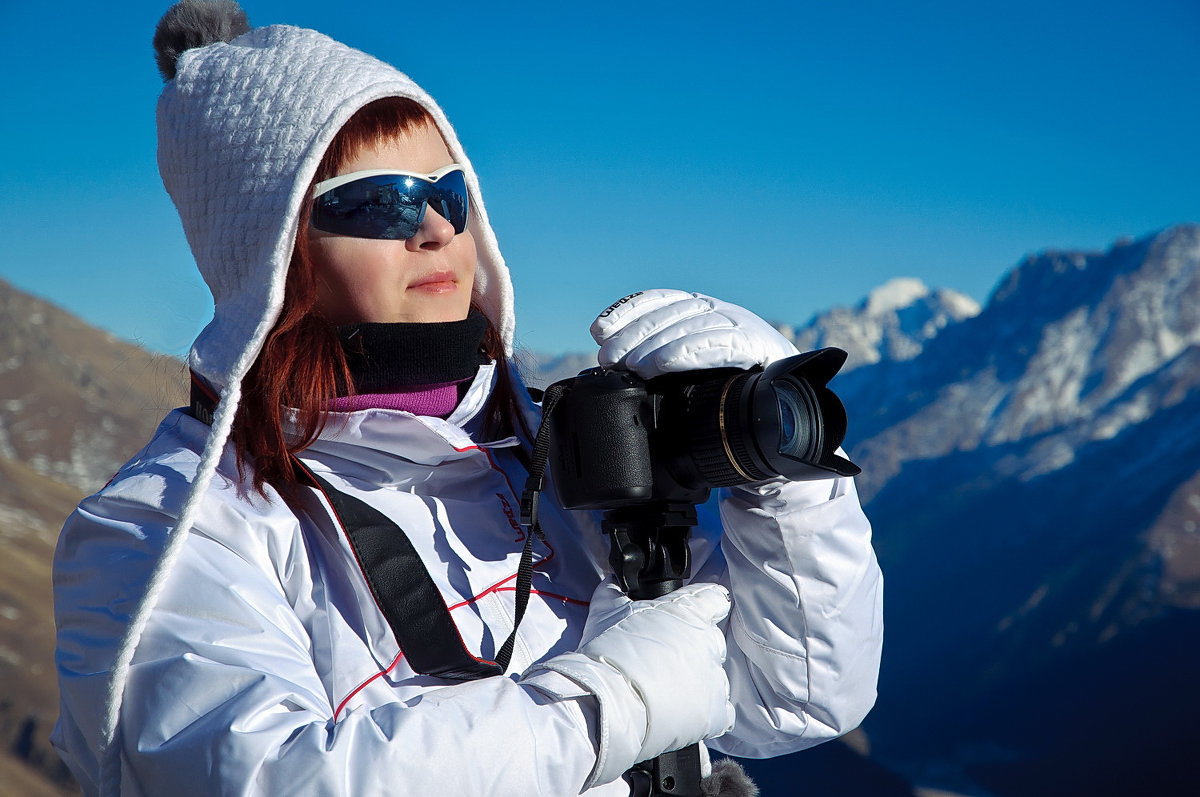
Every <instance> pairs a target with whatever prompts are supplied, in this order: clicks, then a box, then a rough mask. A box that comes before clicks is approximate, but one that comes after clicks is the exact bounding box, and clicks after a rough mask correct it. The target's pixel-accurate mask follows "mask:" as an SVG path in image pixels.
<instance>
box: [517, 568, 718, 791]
mask: <svg viewBox="0 0 1200 797" xmlns="http://www.w3.org/2000/svg"><path fill="white" fill-rule="evenodd" d="M728 614H729V592H728V591H726V589H725V588H724V587H722V586H721V585H719V584H689V585H687V586H685V587H683V588H681V589H678V590H676V591H675V592H672V593H670V594H669V595H664V596H663V597H661V598H655V599H654V600H645V601H631V600H630V599H629V598H627V597H625V596H624V595H622V594H621V592H620V590H619V589H617V587H616V586H614V585H613V584H612V582H611V581H606V582H604V583H603V584H601V585H600V587H599V588H598V589H597V590H596V593H595V595H593V597H592V604H591V608H590V609H589V614H588V620H587V625H586V626H585V629H584V637H583V643H582V644H581V645H580V646H579V649H578V650H577V651H576V652H574V653H566V654H563V655H560V656H555V657H554V658H551V659H547V660H546V661H544V662H539V663H538V664H535V665H534V666H533V667H531V668H530V669H529V671H528V672H526V673H525V675H524V678H526V679H530V678H534V679H536V676H537V675H538V673H540V672H544V671H546V670H549V671H552V672H557V673H560V674H561V675H564V676H566V677H567V678H569V679H570V680H571V681H573V682H575V683H577V684H579V685H580V686H582V687H583V688H584V689H586V690H587V691H588V692H590V693H591V694H593V695H595V696H596V699H597V701H598V702H599V704H600V718H599V723H598V727H599V732H600V738H599V740H598V751H597V757H596V767H595V769H593V770H592V773H591V776H590V777H589V778H588V781H587V783H586V785H585V787H586V788H591V787H593V786H596V785H599V784H601V783H608V782H609V781H612V780H616V779H617V778H619V777H620V776H621V774H622V773H623V772H625V770H627V769H629V768H630V767H631V766H633V765H634V764H636V763H638V762H639V761H645V760H646V759H649V758H653V757H655V756H657V755H659V754H661V753H665V752H667V751H669V750H678V749H680V748H683V747H687V746H688V745H691V744H695V743H696V742H699V741H700V740H702V739H710V738H713V737H716V736H720V735H721V734H723V733H725V732H726V731H727V730H729V729H730V728H732V727H733V705H732V704H731V703H730V702H729V681H728V679H727V677H726V675H725V670H724V667H723V666H722V665H723V664H724V663H725V635H724V633H723V632H722V631H721V629H720V628H718V627H717V623H718V622H720V621H721V620H724V619H725V617H726V616H727V615H728Z"/></svg>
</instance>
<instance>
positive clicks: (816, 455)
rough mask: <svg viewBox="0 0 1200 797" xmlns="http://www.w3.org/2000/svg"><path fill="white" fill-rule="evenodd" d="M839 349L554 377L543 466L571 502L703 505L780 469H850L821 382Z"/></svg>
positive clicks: (836, 414)
mask: <svg viewBox="0 0 1200 797" xmlns="http://www.w3.org/2000/svg"><path fill="white" fill-rule="evenodd" d="M845 360H846V353H845V352H844V351H842V350H840V349H833V348H828V349H820V350H817V351H812V352H807V353H805V354H799V355H796V356H794V357H788V358H786V359H783V360H779V361H777V362H775V363H772V364H771V365H769V366H768V367H767V368H766V369H765V370H764V369H752V370H749V371H745V370H741V369H735V368H719V369H709V370H701V371H687V372H680V373H672V374H666V375H664V376H660V377H656V378H654V379H650V380H644V379H641V378H640V377H638V376H637V375H636V374H633V373H631V372H629V371H624V370H616V369H603V368H593V369H591V370H588V371H584V372H583V373H581V374H579V375H578V376H575V377H572V378H571V379H566V380H563V381H562V382H559V383H556V385H555V386H554V387H556V388H557V387H560V386H561V390H562V395H561V398H559V400H558V401H557V403H556V405H555V406H554V409H553V413H552V416H551V418H550V423H551V435H552V436H551V439H552V441H553V444H552V446H551V450H550V466H551V471H552V473H553V475H554V484H555V488H556V490H557V493H558V497H559V501H560V503H561V504H562V506H563V507H565V508H567V509H612V508H618V507H624V506H635V505H638V504H643V503H648V502H657V501H663V502H683V503H691V504H699V503H703V502H704V501H705V500H707V498H708V494H709V490H710V489H712V488H713V487H724V486H732V485H736V484H747V483H751V482H756V481H763V480H766V479H771V478H776V477H779V476H782V477H784V478H787V479H789V480H793V481H796V480H805V479H824V478H830V477H831V476H853V475H855V474H857V473H858V472H859V468H858V467H857V466H856V465H854V464H853V463H851V462H850V461H849V460H847V459H845V458H844V457H841V456H839V455H838V454H836V453H835V452H836V450H837V448H838V446H839V445H840V444H841V442H842V439H843V438H844V437H845V433H846V412H845V409H844V408H843V406H842V403H841V401H840V400H839V399H838V398H837V396H836V395H835V394H834V393H833V392H832V391H831V390H829V388H828V387H827V384H828V382H829V380H830V379H831V378H832V377H833V376H834V374H836V373H837V372H838V370H839V369H840V368H841V366H842V364H843V363H844V362H845Z"/></svg>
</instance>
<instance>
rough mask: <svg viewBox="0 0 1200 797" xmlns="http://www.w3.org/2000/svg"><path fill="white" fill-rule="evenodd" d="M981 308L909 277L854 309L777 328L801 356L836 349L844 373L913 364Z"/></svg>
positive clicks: (837, 309)
mask: <svg viewBox="0 0 1200 797" xmlns="http://www.w3.org/2000/svg"><path fill="white" fill-rule="evenodd" d="M979 309H980V308H979V304H978V303H977V302H976V301H975V300H974V299H972V298H971V297H969V296H965V295H963V294H961V293H957V292H955V291H951V290H944V289H939V290H930V289H929V288H928V287H927V286H926V285H925V283H923V282H922V281H921V280H919V279H914V278H912V277H897V278H896V279H892V280H889V281H888V282H885V283H884V284H883V285H880V286H879V287H877V288H875V289H874V290H873V291H871V293H870V294H869V295H868V296H867V297H866V298H865V299H863V300H862V301H861V302H859V303H858V304H857V305H855V306H854V307H835V308H833V309H832V310H829V311H828V312H825V313H822V314H820V315H818V316H816V317H814V318H813V319H812V320H811V321H809V322H808V324H806V325H805V326H803V327H801V328H800V329H795V328H793V327H791V326H788V325H779V326H777V327H776V328H777V329H779V331H780V332H781V333H782V334H783V335H784V337H786V338H788V339H789V340H791V341H792V342H793V343H794V344H795V345H796V348H798V349H800V351H809V350H811V349H819V348H824V347H826V346H836V347H838V348H840V349H845V350H846V353H847V355H848V359H847V362H846V366H845V368H844V369H843V372H848V371H852V370H854V369H855V368H859V367H861V366H864V365H870V364H872V363H877V362H880V361H882V360H898V361H903V360H911V359H912V358H914V357H916V356H917V355H919V354H920V353H921V352H922V351H924V348H925V346H926V344H927V343H928V342H929V341H931V340H933V339H934V338H935V337H937V335H938V334H940V333H941V331H942V330H943V329H945V328H946V327H948V326H951V325H953V324H957V323H958V322H960V321H963V320H965V319H967V318H971V317H973V316H975V315H977V314H978V313H979Z"/></svg>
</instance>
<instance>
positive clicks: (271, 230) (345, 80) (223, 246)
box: [158, 25, 514, 389]
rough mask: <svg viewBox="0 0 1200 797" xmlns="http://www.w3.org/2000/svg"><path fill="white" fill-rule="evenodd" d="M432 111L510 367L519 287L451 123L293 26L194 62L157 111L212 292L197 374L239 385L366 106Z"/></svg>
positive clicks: (224, 46)
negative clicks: (321, 178) (327, 159)
mask: <svg viewBox="0 0 1200 797" xmlns="http://www.w3.org/2000/svg"><path fill="white" fill-rule="evenodd" d="M385 97H406V98H409V99H412V100H415V101H416V102H417V103H419V104H420V105H421V106H422V107H424V108H425V109H426V110H427V111H428V112H429V114H430V115H431V116H432V117H433V119H434V121H435V122H436V124H437V127H438V130H439V132H440V133H441V135H442V138H443V139H445V141H446V146H447V148H448V149H449V151H450V154H451V155H452V156H453V158H454V159H455V161H456V162H457V163H460V164H462V166H463V168H464V171H465V172H466V180H467V186H468V190H469V192H470V195H471V220H470V230H471V233H472V234H473V236H474V238H475V241H476V246H477V250H478V253H479V254H478V261H477V263H476V273H475V294H476V298H477V300H478V301H479V303H480V305H481V307H482V309H483V311H484V313H486V314H487V316H488V317H489V318H490V319H491V321H492V323H493V324H494V325H496V327H497V329H498V330H499V331H500V333H501V335H502V337H503V339H504V342H505V348H506V350H507V351H508V352H509V353H511V350H512V338H513V325H514V319H513V297H512V285H511V281H510V279H509V275H508V269H507V267H506V266H505V264H504V259H503V258H502V257H501V255H500V251H499V248H498V247H497V245H496V240H495V234H494V233H493V231H492V228H491V225H490V224H489V222H488V217H487V210H486V209H485V207H484V204H483V200H482V196H481V194H480V190H479V180H478V178H477V176H476V174H475V171H474V169H473V168H472V166H471V164H470V160H469V159H468V158H467V156H466V153H465V152H464V151H463V148H462V145H461V144H460V143H459V141H458V137H457V136H456V135H455V133H454V129H453V128H452V127H451V126H450V123H449V121H448V120H447V119H446V115H445V114H444V113H443V112H442V110H441V109H440V108H439V107H438V106H437V104H436V103H435V102H434V101H433V99H432V98H431V97H430V96H429V95H428V94H426V93H425V92H424V91H423V90H422V89H421V88H420V87H419V86H417V85H416V84H415V83H414V82H413V81H412V80H411V79H410V78H409V77H408V76H407V75H404V74H402V73H401V72H399V71H397V70H396V69H395V68H393V67H391V66H389V65H388V64H385V63H383V62H382V61H379V60H377V59H375V58H373V57H371V56H369V55H367V54H365V53H362V52H359V51H358V50H355V49H353V48H350V47H347V46H345V45H343V44H340V43H339V42H336V41H334V40H333V39H330V38H329V37H328V36H325V35H323V34H321V33H318V32H316V31H312V30H305V29H302V28H296V27H291V26H286V25H273V26H270V27H263V28H256V29H253V30H250V31H249V32H248V33H245V34H243V35H241V36H238V37H237V38H235V39H233V40H231V41H229V42H216V43H213V44H209V45H207V46H204V47H197V48H194V49H190V50H187V51H185V52H183V53H182V54H181V55H180V56H179V58H178V61H177V64H176V74H175V78H174V80H172V81H170V82H168V83H167V85H166V87H165V88H164V90H163V93H162V96H161V97H160V99H159V103H158V136H159V138H158V164H159V171H160V172H161V174H162V179H163V184H164V185H165V186H166V189H167V192H168V193H169V194H170V195H171V198H172V200H173V201H174V203H175V206H176V208H177V209H178V211H179V215H180V218H181V220H182V222H183V228H184V232H185V233H186V235H187V239H188V243H189V244H190V246H191V249H192V253H193V255H194V257H195V260H196V265H197V266H198V267H199V269H200V273H201V274H202V275H203V277H204V280H205V282H206V283H207V284H208V287H209V290H210V291H211V292H212V296H213V303H214V313H213V318H212V321H210V322H209V324H208V325H207V326H206V327H205V328H204V330H203V331H202V332H201V333H200V335H199V336H198V337H197V338H196V341H195V343H193V345H192V349H191V352H190V355H189V364H190V365H191V367H192V369H193V370H195V371H196V372H197V373H199V374H200V375H202V376H203V377H204V378H205V379H207V380H208V381H209V382H210V383H211V384H213V385H214V386H216V387H218V388H221V389H223V388H225V387H227V386H228V385H229V384H230V383H236V382H239V381H240V380H241V378H242V376H244V375H245V373H246V371H247V370H248V369H249V367H250V366H251V365H252V364H253V362H254V360H255V358H256V357H257V356H258V352H259V350H260V349H261V347H262V344H263V341H264V340H265V338H266V335H267V333H268V332H269V331H270V329H271V327H272V326H273V325H274V323H275V321H276V319H277V318H278V316H279V312H280V308H281V307H282V304H283V291H284V284H285V279H286V276H287V267H288V263H289V261H290V259H291V255H292V248H293V242H294V241H295V238H296V231H297V225H298V223H299V216H300V211H301V208H302V207H303V205H304V202H305V200H306V197H305V194H306V191H307V188H308V186H309V185H310V184H311V181H312V179H313V176H314V174H315V172H316V169H317V165H318V164H319V162H320V160H321V157H322V155H323V154H324V152H325V150H326V148H327V147H328V145H329V143H330V141H331V140H332V139H333V137H334V135H335V134H336V133H337V131H338V130H339V129H340V128H341V127H342V125H343V124H345V122H346V121H347V120H348V119H349V118H350V117H351V116H352V115H353V114H354V113H355V112H356V111H358V110H359V109H360V108H362V107H363V106H364V105H366V104H368V103H370V102H372V101H374V100H378V99H382V98H385Z"/></svg>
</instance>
